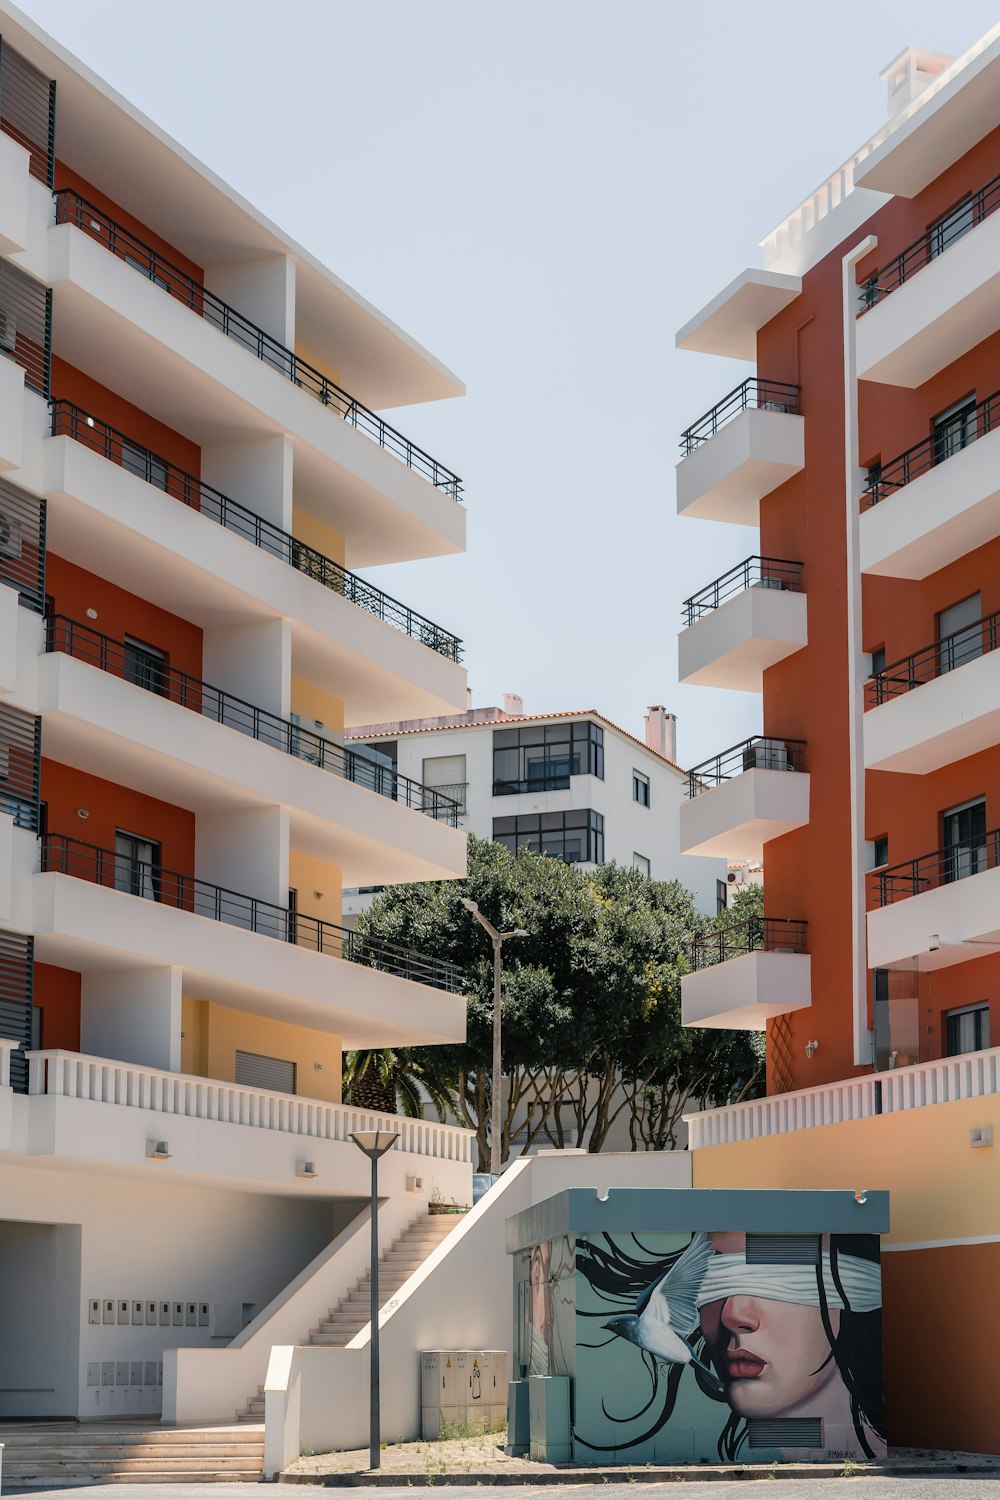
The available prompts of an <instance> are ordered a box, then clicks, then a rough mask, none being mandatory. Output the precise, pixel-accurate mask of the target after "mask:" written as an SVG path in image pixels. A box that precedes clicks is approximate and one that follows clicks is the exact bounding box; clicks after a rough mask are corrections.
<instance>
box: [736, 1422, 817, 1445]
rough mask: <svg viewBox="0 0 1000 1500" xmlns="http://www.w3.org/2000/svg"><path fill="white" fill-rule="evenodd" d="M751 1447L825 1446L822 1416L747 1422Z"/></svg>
mask: <svg viewBox="0 0 1000 1500" xmlns="http://www.w3.org/2000/svg"><path fill="white" fill-rule="evenodd" d="M747 1428H748V1433H749V1438H750V1447H751V1448H811V1449H813V1451H815V1450H816V1449H817V1448H822V1446H823V1419H822V1417H768V1418H767V1419H759V1418H758V1419H754V1418H753V1417H751V1419H750V1421H749V1422H748V1423H747Z"/></svg>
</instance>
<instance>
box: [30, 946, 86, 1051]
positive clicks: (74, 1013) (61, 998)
mask: <svg viewBox="0 0 1000 1500" xmlns="http://www.w3.org/2000/svg"><path fill="white" fill-rule="evenodd" d="M80 983H81V980H80V975H79V974H78V973H77V972H76V970H75V969H60V968H57V967H56V965H55V964H36V965H35V1005H36V1006H37V1007H38V1009H39V1010H40V1011H41V1013H42V1046H43V1047H45V1048H47V1049H48V1048H54V1047H60V1048H61V1049H62V1050H63V1051H64V1052H79V1050H80Z"/></svg>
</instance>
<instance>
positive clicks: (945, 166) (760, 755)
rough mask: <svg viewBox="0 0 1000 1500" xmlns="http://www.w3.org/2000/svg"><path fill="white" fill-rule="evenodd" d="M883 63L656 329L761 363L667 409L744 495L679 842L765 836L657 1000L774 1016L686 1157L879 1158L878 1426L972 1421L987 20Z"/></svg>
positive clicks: (942, 1436)
mask: <svg viewBox="0 0 1000 1500" xmlns="http://www.w3.org/2000/svg"><path fill="white" fill-rule="evenodd" d="M882 76H883V78H884V80H885V82H886V84H887V88H888V96H889V97H888V118H887V120H886V123H885V124H884V125H883V126H882V127H881V128H880V129H879V130H878V132H877V133H876V134H875V135H874V136H873V137H872V138H871V139H870V140H868V141H867V142H866V143H865V144H864V145H863V146H861V147H860V148H859V150H858V151H856V152H855V153H854V154H853V155H852V156H851V157H850V159H849V160H848V161H847V162H845V163H844V164H843V165H842V166H841V167H839V168H838V169H837V170H836V171H835V172H833V173H832V174H831V175H830V176H829V177H828V178H827V179H826V180H825V181H824V182H823V183H822V184H821V185H820V187H819V188H818V189H817V190H816V192H815V193H813V194H812V195H811V196H810V197H808V198H807V199H806V201H805V202H803V203H802V204H800V205H799V206H798V207H797V208H796V209H794V211H793V212H792V213H790V214H789V215H788V217H787V218H786V219H785V220H784V221H783V222H782V224H780V225H779V226H778V228H777V229H775V230H774V232H773V233H772V234H770V235H769V236H768V237H767V238H766V239H765V240H764V242H763V246H764V255H765V268H764V269H762V270H761V269H750V270H746V271H744V272H743V273H742V274H741V275H739V276H737V277H736V279H735V280H734V281H733V282H732V283H731V284H730V285H729V286H728V287H726V288H725V290H723V291H722V292H720V293H719V295H718V296H717V297H716V298H715V299H714V300H713V301H712V302H710V303H709V304H708V306H707V307H705V308H704V309H703V311H702V312H700V313H699V314H698V315H697V316H696V317H695V318H693V319H692V320H691V321H690V322H689V323H688V324H687V325H686V326H685V327H684V328H682V329H681V331H680V333H679V334H678V336H677V343H678V346H679V347H680V348H681V349H684V350H693V351H701V352H702V353H707V354H714V355H721V356H724V357H727V358H731V359H739V360H745V361H748V362H751V363H752V364H753V365H754V366H755V368H754V369H753V371H752V373H751V374H750V375H749V376H748V378H747V379H745V380H743V381H741V382H740V384H738V385H737V386H736V388H735V389H734V390H732V391H730V392H729V394H728V395H726V396H725V397H724V398H723V399H722V400H721V401H720V402H719V403H718V405H717V406H715V407H714V408H713V410H711V411H710V412H708V413H706V414H705V416H703V417H701V418H700V419H699V420H698V421H696V422H694V423H692V425H691V426H690V427H689V428H688V429H687V430H686V431H685V432H684V433H683V434H682V439H681V459H680V462H679V464H678V468H677V508H678V511H679V513H680V515H681V516H685V517H693V518H699V517H700V518H704V519H708V520H713V521H721V522H730V523H736V524H740V525H754V526H758V527H759V544H758V546H757V549H756V552H755V554H754V555H753V556H752V557H749V558H746V559H744V560H736V559H735V558H734V563H735V566H733V567H731V568H729V569H728V570H727V571H725V572H724V573H723V574H722V576H720V577H719V578H717V579H716V580H714V581H712V582H710V583H706V585H705V586H704V587H702V588H701V589H699V590H698V592H697V593H695V594H694V595H692V597H691V598H690V599H689V600H688V601H686V605H685V617H684V628H683V630H682V632H681V636H680V663H681V674H680V675H681V678H682V680H683V681H685V682H700V683H704V684H707V685H709V686H715V687H718V688H745V689H746V688H750V689H754V690H756V691H759V692H760V694H761V733H760V734H759V735H758V736H756V737H754V738H753V739H752V740H749V741H747V742H746V743H745V744H743V745H740V746H737V747H734V748H733V749H731V750H728V751H725V752H723V753H721V754H720V755H719V756H718V757H716V758H715V759H714V760H713V761H711V762H709V763H707V764H706V765H704V766H700V767H697V768H695V770H694V771H693V772H692V776H693V777H697V781H698V783H699V784H698V786H697V788H696V790H697V796H695V797H693V798H692V799H691V802H690V804H689V806H688V807H686V808H684V809H683V810H682V818H681V845H680V847H681V848H682V849H683V850H687V851H698V850H701V851H704V850H706V849H713V850H719V851H721V852H724V853H726V854H728V855H729V856H731V857H732V856H737V855H739V856H741V857H753V856H755V855H758V854H760V853H761V852H762V853H763V856H764V868H765V878H764V912H765V915H764V918H763V921H762V922H751V923H748V924H744V925H743V926H741V927H735V926H734V927H732V928H731V929H729V931H728V933H727V935H726V937H725V938H724V939H723V940H722V941H719V940H718V939H717V940H715V941H714V942H713V943H711V944H707V943H706V944H700V943H696V944H695V946H694V948H693V949H692V953H691V961H692V969H693V972H691V973H690V974H688V975H687V976H685V978H684V980H683V997H682V1005H683V1014H684V1019H685V1021H686V1022H687V1023H688V1024H698V1025H706V1024H707V1025H712V1026H718V1027H754V1028H766V1047H767V1088H768V1096H769V1097H768V1098H767V1099H766V1100H763V1101H757V1102H754V1103H752V1104H746V1105H737V1106H732V1107H730V1108H728V1109H721V1110H714V1111H707V1112H706V1113H705V1114H703V1115H701V1116H699V1117H698V1118H697V1119H696V1120H693V1121H692V1125H691V1138H692V1144H693V1146H694V1148H695V1179H694V1180H695V1185H696V1186H705V1187H709V1186H727V1185H730V1186H731V1185H734V1184H736V1183H739V1184H745V1183H747V1182H752V1183H753V1184H754V1185H755V1186H764V1185H773V1186H779V1185H780V1186H782V1187H789V1186H810V1187H846V1186H851V1187H854V1188H856V1189H857V1190H858V1191H859V1193H862V1198H861V1199H859V1201H863V1188H864V1186H865V1185H866V1184H867V1185H870V1186H871V1187H888V1188H890V1189H891V1191H892V1202H893V1231H892V1233H891V1234H890V1236H889V1238H888V1242H887V1244H886V1245H885V1246H884V1249H886V1250H887V1251H888V1252H890V1253H888V1254H886V1255H885V1257H884V1260H883V1265H884V1266H885V1267H886V1289H887V1301H886V1316H885V1321H884V1328H885V1337H886V1356H887V1360H886V1389H887V1390H892V1391H894V1395H893V1406H892V1410H891V1412H890V1417H891V1422H890V1429H889V1441H890V1443H893V1442H895V1443H908V1442H918V1441H919V1442H920V1443H922V1444H927V1443H935V1444H939V1445H942V1446H950V1447H957V1448H975V1449H985V1450H986V1451H993V1452H996V1451H998V1450H1000V1430H998V1428H997V1424H996V1416H995V1403H994V1402H993V1401H992V1399H991V1398H990V1397H989V1396H988V1395H987V1394H986V1393H987V1391H989V1390H991V1388H992V1380H993V1377H992V1364H991V1359H992V1354H991V1347H992V1342H993V1337H994V1335H995V1333H997V1332H1000V1327H998V1326H997V1323H996V1318H995V1317H994V1315H993V1313H992V1312H989V1311H988V1309H989V1308H991V1307H993V1306H994V1305H995V1298H994V1297H993V1288H994V1287H995V1285H996V1279H997V1275H998V1272H1000V1243H998V1242H1000V1206H998V1205H1000V1193H998V1191H997V1189H998V1187H1000V1181H998V1171H1000V1169H998V1167H997V1166H996V1165H995V1156H994V1152H993V1150H991V1149H990V1148H991V1147H992V1145H993V1140H994V1128H995V1126H997V1125H1000V1121H998V1120H997V1106H998V1098H1000V1092H998V1091H1000V1048H998V1047H995V1046H993V1045H991V1044H992V1043H995V1042H997V1041H1000V833H998V832H997V828H998V827H1000V652H998V651H997V649H996V648H997V646H998V644H1000V629H998V620H1000V461H998V455H1000V432H998V424H997V420H996V419H997V414H998V413H1000V213H997V212H996V210H997V209H998V208H1000V26H998V27H994V28H993V30H991V31H990V32H988V33H987V34H986V35H985V36H984V37H982V38H981V39H980V40H979V41H978V42H976V43H975V44H974V45H973V46H972V47H971V48H970V49H969V50H968V51H967V52H966V53H965V54H964V55H963V56H961V57H959V58H958V59H954V60H953V59H951V58H948V57H943V56H941V55H940V54H937V53H934V52H928V51H923V50H921V49H919V48H916V47H907V48H906V49H905V50H904V51H903V52H901V53H900V54H899V56H898V57H896V58H895V59H894V60H893V62H892V63H890V64H889V66H888V67H887V68H886V69H885V71H884V73H883V75H882ZM803 123H805V124H807V122H803ZM819 165H820V166H821V165H822V164H819ZM720 534H721V533H720ZM982 1148H986V1149H982ZM891 1252H897V1253H891ZM928 1327H933V1328H935V1329H936V1330H938V1331H939V1332H940V1334H941V1337H940V1338H936V1341H935V1357H934V1360H933V1361H931V1362H930V1363H928V1360H927V1356H926V1342H925V1340H926V1332H927V1329H928ZM972 1328H975V1329H976V1334H975V1335H973V1336H970V1333H969V1330H970V1329H972ZM946 1330H947V1331H946Z"/></svg>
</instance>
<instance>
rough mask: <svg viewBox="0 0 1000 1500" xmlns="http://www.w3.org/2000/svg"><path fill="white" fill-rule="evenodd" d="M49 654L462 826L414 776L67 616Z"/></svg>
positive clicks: (52, 626)
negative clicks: (121, 680)
mask: <svg viewBox="0 0 1000 1500" xmlns="http://www.w3.org/2000/svg"><path fill="white" fill-rule="evenodd" d="M45 649H46V651H61V652H64V653H65V654H66V655H67V656H72V657H75V658H76V659H77V661H83V662H86V663H88V665H90V666H92V667H99V668H100V670H101V671H102V672H108V673H110V675H111V676H112V677H121V678H124V680H125V681H126V682H131V683H133V684H134V685H135V686H136V687H141V688H144V689H145V690H146V691H147V692H150V693H155V694H156V695H157V696H158V697H161V698H166V699H167V700H168V701H169V702H171V703H177V704H179V705H180V707H181V708H187V709H191V710H192V711H193V712H194V713H196V714H201V715H203V716H204V717H205V718H207V719H213V720H215V722H216V723H218V724H225V725H226V727H227V728H229V729H235V730H237V731H238V733H240V734H245V735H248V736H249V737H250V738H251V739H254V740H260V741H261V743H262V744H265V745H270V746H271V747H272V748H273V749H275V750H281V751H282V752H283V753H284V754H285V755H293V756H295V758H296V759H297V760H304V761H308V762H309V763H310V765H314V766H319V768H320V770H323V771H331V772H332V773H333V774H334V775H335V776H340V777H343V779H344V780H345V781H353V782H356V783H357V784H358V785H359V786H363V787H365V788H367V790H368V791H371V792H376V793H377V794H378V795H379V796H380V797H388V798H390V799H391V800H392V801H393V802H401V803H403V804H404V805H405V806H406V807H411V808H415V809H416V810H417V811H418V812H422V813H426V814H427V815H428V816H429V817H431V818H435V819H437V820H439V821H440V822H442V823H448V824H450V826H451V827H452V828H457V827H458V803H457V802H456V801H455V800H454V799H453V798H451V797H449V796H448V795H447V794H446V793H444V792H442V791H441V790H439V789H438V788H437V787H428V786H422V785H421V783H420V782H419V781H413V780H412V779H411V778H410V777H409V776H401V775H400V774H399V773H398V772H397V771H394V770H393V769H392V767H391V766H385V765H382V764H381V763H380V762H379V761H377V760H374V759H373V758H372V757H371V756H368V755H365V754H364V753H363V752H362V751H358V750H345V749H344V748H343V747H342V746H340V745H338V744H336V743H335V742H334V741H332V740H328V739H325V738H324V737H323V736H322V735H320V734H316V733H315V731H313V730H311V729H305V728H303V727H302V725H300V724H296V723H294V722H293V721H292V720H289V719H283V718H282V717H281V716H280V715H279V714H275V713H271V712H270V710H269V709H266V708H257V707H256V706H255V705H254V704H252V703H247V702H246V700H245V699H243V698H238V697H236V696H235V695H234V694H233V693H227V692H225V691H223V689H222V688H218V687H212V686H211V684H210V683H207V682H203V681H202V680H201V678H199V677H192V676H191V674H190V673H189V672H180V671H178V670H177V668H176V667H171V666H170V665H169V663H168V662H166V661H161V660H160V659H159V658H156V657H154V656H153V655H152V653H150V652H144V651H141V650H139V651H137V650H136V648H135V647H129V646H128V645H126V644H125V643H124V642H122V641H116V640H113V639H112V638H111V637H110V636H106V635H101V634H100V633H99V632H98V631H96V630H91V628H90V626H89V625H81V624H80V622H79V621H78V620H71V619H68V618H67V617H66V616H65V615H53V616H51V617H50V618H49V619H48V620H47V621H46V638H45Z"/></svg>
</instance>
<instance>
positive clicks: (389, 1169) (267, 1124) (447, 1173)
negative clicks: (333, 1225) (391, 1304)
mask: <svg viewBox="0 0 1000 1500" xmlns="http://www.w3.org/2000/svg"><path fill="white" fill-rule="evenodd" d="M29 1057H30V1069H29V1084H28V1087H29V1094H28V1097H27V1098H25V1097H23V1096H22V1097H20V1098H17V1097H14V1098H13V1104H14V1106H15V1110H18V1111H20V1112H21V1113H23V1114H24V1115H26V1117H27V1130H26V1131H23V1132H22V1135H24V1136H26V1137H27V1139H28V1140H30V1151H31V1155H32V1158H33V1159H37V1158H44V1159H47V1160H48V1161H49V1163H50V1164H52V1165H66V1166H72V1165H76V1166H77V1167H78V1168H83V1169H89V1170H94V1169H95V1168H111V1169H112V1170H114V1171H116V1172H122V1173H126V1174H130V1175H132V1176H139V1177H146V1178H148V1177H149V1176H150V1174H153V1173H155V1174H157V1176H162V1177H163V1178H164V1179H165V1180H166V1182H167V1183H170V1182H186V1183H188V1184H194V1183H199V1182H200V1183H201V1184H203V1185H207V1184H208V1183H210V1182H211V1183H212V1184H213V1185H218V1184H220V1183H225V1184H226V1186H227V1187H232V1188H239V1189H241V1190H242V1191H247V1192H255V1191H256V1192H275V1191H279V1192H281V1193H285V1194H296V1195H300V1196H305V1195H311V1196H313V1197H315V1196H317V1195H320V1196H323V1197H329V1196H330V1195H331V1194H332V1195H334V1196H337V1197H357V1198H363V1197H365V1196H366V1195H367V1193H368V1191H369V1187H370V1175H371V1174H370V1169H369V1166H368V1163H367V1162H366V1161H365V1159H364V1157H363V1156H362V1155H361V1153H360V1152H359V1151H358V1149H357V1147H356V1146H355V1145H354V1143H353V1142H352V1141H351V1139H350V1135H351V1132H352V1131H354V1130H375V1129H378V1128H382V1129H386V1128H389V1127H391V1128H392V1129H393V1130H394V1131H397V1132H398V1133H399V1136H400V1139H399V1143H398V1144H397V1146H396V1147H395V1149H394V1150H393V1151H392V1152H390V1153H389V1155H388V1156H387V1157H386V1159H385V1161H384V1162H383V1163H382V1164H381V1166H380V1168H379V1183H380V1187H381V1189H382V1191H383V1192H384V1193H385V1194H386V1196H389V1197H393V1196H397V1195H405V1193H406V1191H407V1186H406V1178H407V1176H409V1175H412V1174H417V1175H420V1176H423V1177H424V1179H425V1183H424V1199H425V1200H426V1199H427V1198H428V1197H429V1196H430V1193H431V1191H432V1190H433V1188H434V1187H437V1188H438V1189H439V1191H440V1192H441V1195H442V1197H443V1198H444V1200H445V1201H448V1200H449V1199H451V1198H454V1199H455V1200H456V1201H457V1202H459V1203H462V1202H469V1201H471V1200H470V1197H469V1194H470V1191H471V1187H472V1182H471V1171H472V1167H471V1144H472V1135H471V1132H470V1131H467V1130H464V1129H461V1128H459V1127H457V1126H453V1125H438V1124H436V1123H433V1122H431V1121H424V1120H407V1119H403V1118H401V1117H399V1116H396V1115H393V1116H392V1117H391V1119H390V1118H388V1117H386V1116H384V1115H376V1114H372V1113H371V1112H370V1111H368V1110H359V1109H355V1108H353V1107H349V1106H347V1105H342V1104H327V1103H325V1102H323V1101H322V1100H319V1099H309V1098H307V1097H305V1096H303V1095H300V1094H293V1095H289V1094H278V1093H271V1092H269V1091H267V1090H264V1089H257V1088H250V1087H247V1086H246V1085H243V1084H234V1083H225V1082H222V1081H219V1080H217V1079H212V1078H202V1077H198V1076H194V1075H188V1074H183V1073H172V1072H168V1071H166V1070H164V1069H159V1068H147V1067H139V1066H136V1065H135V1064H132V1063H126V1062H121V1061H118V1060H116V1059H115V1058H108V1057H88V1056H82V1055H80V1054H78V1053H71V1052H59V1051H48V1052H34V1053H31V1054H29ZM5 1094H6V1095H8V1096H9V1090H6V1089H3V1088H2V1087H0V1100H2V1098H3V1096H4V1095H5ZM151 1139H152V1140H164V1141H166V1142H167V1144H168V1146H169V1150H170V1156H169V1159H168V1160H162V1161H155V1160H150V1159H149V1158H148V1157H147V1154H146V1143H147V1141H149V1140H151ZM21 1149H22V1150H25V1149H28V1148H27V1146H26V1144H25V1145H22V1146H21ZM304 1161H311V1162H312V1163H313V1164H314V1167H315V1170H316V1176H315V1178H302V1177H299V1176H297V1175H296V1172H297V1169H298V1168H300V1167H301V1164H302V1163H303V1162H304Z"/></svg>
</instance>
